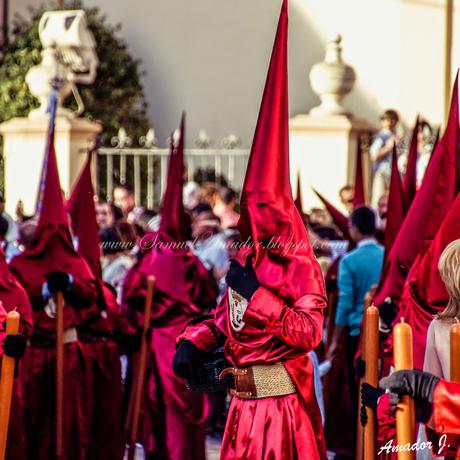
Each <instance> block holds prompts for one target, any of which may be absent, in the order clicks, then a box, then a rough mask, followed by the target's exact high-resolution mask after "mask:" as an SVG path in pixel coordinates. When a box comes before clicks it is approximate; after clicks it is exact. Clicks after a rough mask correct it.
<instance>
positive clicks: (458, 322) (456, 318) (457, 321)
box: [455, 316, 460, 324]
mask: <svg viewBox="0 0 460 460" xmlns="http://www.w3.org/2000/svg"><path fill="white" fill-rule="evenodd" d="M455 322H456V323H457V324H460V321H459V320H458V317H457V316H456V317H455Z"/></svg>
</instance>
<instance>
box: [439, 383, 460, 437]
mask: <svg viewBox="0 0 460 460" xmlns="http://www.w3.org/2000/svg"><path fill="white" fill-rule="evenodd" d="M433 420H434V428H435V430H436V431H437V432H438V433H453V434H460V383H457V382H447V381H445V380H441V381H440V382H439V383H438V384H437V385H436V388H435V389H434V405H433Z"/></svg>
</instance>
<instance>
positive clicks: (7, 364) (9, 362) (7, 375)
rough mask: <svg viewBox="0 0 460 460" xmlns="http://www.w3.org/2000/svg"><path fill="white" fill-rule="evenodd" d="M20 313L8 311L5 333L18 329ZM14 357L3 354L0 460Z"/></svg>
mask: <svg viewBox="0 0 460 460" xmlns="http://www.w3.org/2000/svg"><path fill="white" fill-rule="evenodd" d="M19 320H20V315H19V313H18V312H17V311H10V312H9V313H8V315H7V317H6V334H7V335H14V334H17V333H18V331H19ZM15 364H16V363H15V359H14V358H10V357H9V356H6V355H3V357H2V373H1V377H0V460H4V458H5V451H6V440H7V436H8V423H9V421H10V408H11V395H12V393H13V382H14V366H15Z"/></svg>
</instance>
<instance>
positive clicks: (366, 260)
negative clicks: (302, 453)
mask: <svg viewBox="0 0 460 460" xmlns="http://www.w3.org/2000/svg"><path fill="white" fill-rule="evenodd" d="M348 225H349V233H350V236H351V237H352V238H353V240H354V241H355V242H356V248H355V249H353V250H352V251H350V252H349V253H348V254H347V255H346V256H344V257H343V259H342V260H341V261H340V263H339V272H338V280H337V287H338V291H339V300H338V304H337V310H336V315H335V324H336V331H335V339H334V341H335V346H337V343H338V342H339V337H340V336H341V337H342V339H344V341H343V342H341V343H343V345H344V346H345V350H344V355H345V356H344V357H346V361H347V362H346V368H347V374H348V375H347V376H348V381H349V387H350V393H351V394H350V397H351V414H350V416H351V417H352V418H354V416H355V414H357V402H358V401H357V396H358V385H357V381H356V379H355V371H354V364H353V363H354V357H355V354H356V349H357V346H358V341H359V333H360V326H361V320H362V318H363V310H364V297H365V295H366V293H367V292H368V291H369V290H370V288H371V287H372V285H374V284H377V283H378V281H379V278H380V272H381V270H382V264H383V251H384V249H383V246H381V245H380V244H378V243H377V241H376V240H375V238H374V233H375V230H376V225H375V214H374V212H373V211H372V210H371V209H370V208H367V207H365V206H361V207H359V208H356V209H355V210H354V211H353V213H352V214H351V216H350V220H349V224H348ZM333 347H334V345H333ZM351 423H352V425H351V426H356V424H353V422H351ZM352 439H355V438H354V436H353V437H352ZM353 457H354V456H349V455H343V454H342V455H340V454H339V455H337V456H336V457H335V458H336V459H349V458H353Z"/></svg>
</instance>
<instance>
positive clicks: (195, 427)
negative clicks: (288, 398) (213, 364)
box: [123, 251, 218, 460]
mask: <svg viewBox="0 0 460 460" xmlns="http://www.w3.org/2000/svg"><path fill="white" fill-rule="evenodd" d="M154 256H155V257H158V258H160V257H161V262H162V263H158V264H157V265H154V264H153V263H152V265H149V264H148V263H144V262H145V261H144V260H142V261H141V263H140V264H139V265H138V266H135V267H134V268H133V269H131V271H130V272H128V275H127V277H126V279H125V284H124V287H123V290H124V297H125V302H126V304H127V306H128V307H129V308H130V310H131V311H130V312H131V314H134V313H136V316H137V317H138V318H137V320H138V323H139V325H140V324H142V316H143V312H142V311H143V308H144V304H145V296H146V276H148V275H150V274H152V272H153V269H154V268H158V267H163V268H162V273H161V274H160V273H158V272H153V273H154V274H155V275H159V276H156V288H155V296H154V302H153V306H152V315H151V319H152V329H151V341H150V350H149V358H148V362H147V370H146V380H147V384H146V385H145V386H144V388H145V393H144V398H143V402H142V408H141V427H140V430H139V431H140V435H139V440H140V442H141V443H142V444H143V446H144V449H145V451H146V452H147V453H149V454H150V453H154V456H155V458H156V459H159V460H204V459H205V457H206V454H205V438H206V420H207V416H208V404H207V398H206V397H205V395H204V394H203V393H190V392H189V391H188V390H187V389H186V388H185V386H184V381H183V380H182V379H181V378H179V377H177V376H176V375H175V374H174V372H173V370H172V362H173V358H174V353H175V351H176V337H177V336H178V335H179V334H180V333H181V332H182V331H183V330H184V328H185V327H186V325H187V324H188V323H189V322H190V321H191V320H192V319H194V318H196V317H197V316H199V315H200V314H201V313H203V312H205V311H209V309H211V308H213V307H214V306H215V299H216V297H217V293H218V292H217V285H216V283H215V282H214V280H213V279H211V278H210V275H209V273H208V272H207V271H206V269H205V268H204V266H203V265H202V264H201V263H200V262H199V260H198V259H197V258H196V257H195V256H193V255H192V254H189V253H187V257H186V258H185V260H184V258H183V256H182V255H181V254H180V253H178V254H176V253H174V252H172V251H164V252H160V251H158V253H155V254H149V255H147V256H146V257H151V258H152V259H153V260H155V259H154ZM147 262H148V261H147ZM152 267H153V268H152ZM186 267H188V268H189V269H188V270H187V273H188V277H185V276H181V274H182V270H185V268H186ZM169 271H171V272H172V274H171V275H169ZM174 273H175V275H176V276H175V278H174ZM162 275H163V278H162ZM165 277H166V278H165ZM166 290H169V292H166ZM182 291H183V292H185V295H184V296H183V298H182V300H180V299H179V297H180V296H179V295H177V294H178V293H182ZM173 295H176V298H173ZM125 307H126V305H125ZM136 310H137V312H136ZM135 364H137V363H135Z"/></svg>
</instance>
